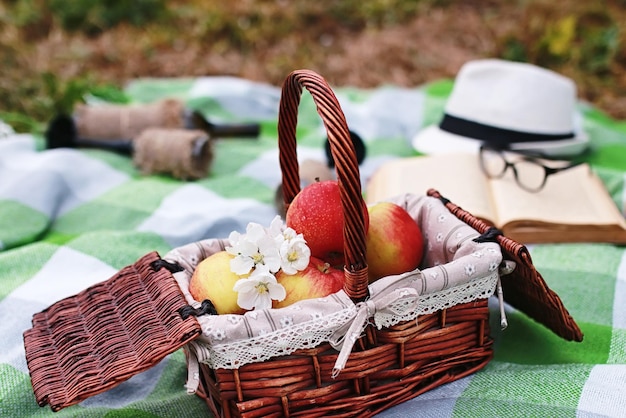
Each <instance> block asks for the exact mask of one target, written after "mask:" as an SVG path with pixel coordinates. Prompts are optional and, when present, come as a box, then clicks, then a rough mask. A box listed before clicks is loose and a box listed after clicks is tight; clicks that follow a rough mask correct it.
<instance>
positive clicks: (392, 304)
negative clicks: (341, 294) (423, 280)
mask: <svg viewBox="0 0 626 418" xmlns="http://www.w3.org/2000/svg"><path fill="white" fill-rule="evenodd" d="M418 300H419V293H418V292H417V290H415V289H413V288H410V287H403V288H399V289H393V290H390V291H387V292H385V291H383V292H380V293H378V294H375V295H374V296H372V297H370V298H369V299H368V300H366V301H363V302H359V303H357V304H356V315H355V316H354V318H353V319H352V321H349V322H347V323H346V324H344V325H343V326H342V327H341V328H339V329H337V330H336V331H335V333H334V334H333V336H332V337H331V338H330V344H331V345H332V346H333V348H335V349H339V348H341V349H340V351H339V355H338V356H337V360H336V361H335V366H334V367H333V371H332V377H333V378H335V377H337V376H338V375H339V373H340V372H341V371H342V370H343V368H344V367H345V365H346V362H347V361H348V357H349V356H350V353H351V352H352V348H353V347H354V344H355V343H356V341H357V340H358V339H359V337H360V336H361V334H362V333H363V330H364V329H365V327H366V326H367V324H368V320H369V318H371V317H374V321H376V318H375V315H376V314H392V315H396V316H403V315H405V314H407V313H409V312H411V311H412V310H414V309H415V308H416V307H417V304H418ZM377 326H378V325H377ZM378 328H380V326H378Z"/></svg>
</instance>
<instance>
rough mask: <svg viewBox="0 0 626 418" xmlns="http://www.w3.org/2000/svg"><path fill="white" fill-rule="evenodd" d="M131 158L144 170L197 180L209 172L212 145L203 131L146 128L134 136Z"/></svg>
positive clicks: (145, 172)
mask: <svg viewBox="0 0 626 418" xmlns="http://www.w3.org/2000/svg"><path fill="white" fill-rule="evenodd" d="M133 142H134V154H133V162H134V163H135V165H136V166H137V167H138V168H139V169H140V170H141V172H142V173H143V174H157V173H160V174H170V175H172V176H173V177H175V178H177V179H181V180H197V179H200V178H203V177H205V176H206V175H207V174H208V173H209V169H210V166H211V162H212V161H213V146H212V143H211V141H210V138H209V136H208V135H207V133H206V132H204V131H201V130H197V129H193V130H189V129H164V128H149V129H145V130H143V131H142V132H141V133H140V134H139V135H138V136H137V137H136V138H135V139H134V141H133Z"/></svg>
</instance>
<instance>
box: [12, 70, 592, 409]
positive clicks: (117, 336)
mask: <svg viewBox="0 0 626 418" xmlns="http://www.w3.org/2000/svg"><path fill="white" fill-rule="evenodd" d="M303 88H306V89H307V90H308V91H309V92H310V94H311V95H312V97H313V100H314V101H315V103H316V105H317V110H318V113H319V115H320V116H321V118H322V120H323V122H324V125H325V127H326V131H327V134H328V138H329V142H330V144H331V152H332V154H333V158H334V160H335V163H336V172H337V177H338V181H339V183H340V187H341V199H342V208H343V214H344V218H345V225H346V226H345V230H344V236H345V243H346V245H345V259H346V266H345V270H344V271H345V274H344V276H345V285H344V290H343V291H341V292H339V294H338V296H336V295H333V296H332V297H334V298H335V299H336V300H341V303H342V304H343V305H342V306H345V310H346V312H348V313H349V314H350V315H349V316H350V320H351V321H352V319H353V318H352V317H355V318H357V317H359V315H360V313H362V312H366V314H365V317H364V319H365V320H366V321H367V325H366V326H365V327H364V328H360V327H357V330H358V335H359V338H356V339H355V340H354V341H351V343H354V344H353V345H352V344H350V345H348V346H347V347H348V348H349V350H347V351H348V352H347V358H343V356H344V355H345V354H346V352H345V351H346V349H345V347H346V341H347V339H346V340H344V341H343V344H342V345H341V351H338V350H337V349H336V348H333V346H331V344H330V343H331V341H321V342H320V343H319V344H317V343H316V344H313V345H311V346H310V348H302V347H295V348H294V347H291V349H289V347H288V348H286V349H285V354H284V355H280V356H274V357H272V358H260V360H259V361H246V362H245V363H243V362H242V363H237V362H235V363H234V364H231V365H229V367H222V366H220V367H217V366H215V364H214V363H213V360H211V361H202V360H203V358H201V356H199V354H198V353H199V351H203V350H207V351H208V352H210V351H211V350H214V349H216V348H215V347H212V346H211V345H210V344H208V343H207V341H209V340H208V339H207V338H206V336H205V335H204V332H203V329H204V330H206V324H207V323H210V321H212V320H217V317H216V316H213V317H211V316H207V315H203V313H206V310H204V309H203V308H205V307H206V306H205V305H203V304H200V302H199V301H193V299H192V298H191V296H190V295H189V293H188V290H187V289H186V283H188V279H189V276H190V275H191V274H192V272H193V270H194V268H195V266H196V265H197V264H198V263H199V262H200V261H202V259H204V258H206V257H208V256H209V255H210V254H211V253H212V252H215V251H218V250H220V249H224V247H225V245H226V244H227V242H226V241H225V240H221V239H214V240H206V241H203V242H199V243H192V244H189V245H188V246H184V247H181V248H180V249H175V250H174V251H172V252H171V253H169V254H168V255H166V256H165V257H164V258H163V259H161V258H160V257H159V255H158V254H156V253H151V254H147V255H146V256H144V257H142V258H141V259H140V260H138V261H137V262H136V263H135V264H134V265H132V266H129V267H127V268H125V269H123V270H122V271H120V272H119V273H118V274H116V275H115V276H114V277H112V278H111V279H109V280H108V281H106V282H104V283H101V284H97V285H95V286H93V287H91V288H89V289H86V290H85V291H83V292H81V293H79V294H78V295H76V296H73V297H70V298H67V299H64V300H62V301H59V302H57V303H56V304H54V305H53V306H51V307H49V308H47V309H46V310H44V311H43V312H40V313H38V314H35V316H34V318H33V328H32V329H30V330H28V331H26V332H25V333H24V342H25V348H26V358H27V363H28V367H29V370H30V373H31V380H32V384H33V390H34V393H35V396H36V399H37V402H38V403H39V404H40V405H42V406H43V405H46V404H49V405H50V406H51V407H52V409H53V410H59V409H61V408H63V407H66V406H68V405H72V404H75V403H77V402H79V401H81V400H82V399H85V398H86V397H88V396H91V395H94V394H96V393H100V392H102V391H104V390H107V389H109V388H111V387H113V386H115V385H116V384H118V383H119V382H121V381H123V380H125V379H127V378H129V377H130V376H132V375H134V374H136V373H138V372H140V371H142V370H145V369H147V368H149V367H152V366H153V365H154V364H156V362H158V361H159V360H160V359H161V358H163V357H164V356H165V355H166V354H167V353H170V352H173V351H175V350H177V349H179V348H180V347H184V348H185V353H186V355H187V359H188V366H189V379H190V381H194V382H196V385H197V388H196V385H191V386H189V383H188V386H189V387H190V390H193V391H195V392H196V393H197V394H198V395H200V396H201V397H203V398H204V399H205V400H206V403H207V405H208V406H209V408H210V410H211V411H212V412H213V414H215V415H216V416H223V417H283V416H284V417H288V416H292V417H293V416H309V417H316V416H338V417H351V416H355V417H357V416H358V417H366V416H372V415H375V414H376V413H378V412H381V411H382V410H384V409H387V408H389V407H391V406H393V405H396V404H399V403H401V402H404V401H406V400H408V399H411V398H413V397H415V396H418V395H419V394H421V393H423V392H425V391H428V390H430V389H433V388H435V387H437V386H439V385H442V384H444V383H447V382H451V381H454V380H456V379H459V378H461V377H464V376H467V375H469V374H471V373H474V372H476V371H478V370H480V369H481V368H482V367H484V366H485V365H486V364H487V363H488V362H489V360H490V359H491V358H492V354H493V347H492V345H493V344H492V340H491V338H490V336H489V309H488V306H487V297H488V296H489V295H490V294H491V293H493V291H494V288H495V283H496V281H497V280H499V279H500V277H499V274H498V270H497V268H496V270H493V269H490V271H491V272H492V273H491V274H488V275H486V276H485V277H484V279H485V281H484V283H485V285H486V286H488V289H487V291H485V290H483V291H478V292H475V291H474V292H473V293H472V292H470V293H471V294H470V295H469V296H468V297H466V299H467V302H464V303H447V302H446V300H447V299H446V297H447V296H446V295H447V293H446V292H447V291H449V290H451V289H450V288H449V286H447V283H448V280H449V279H451V278H448V277H446V278H445V280H446V282H445V283H446V284H445V285H443V286H442V290H441V291H437V292H435V293H433V294H431V298H434V299H437V298H439V299H437V303H433V304H432V306H435V307H438V308H437V309H432V312H431V311H429V310H428V309H426V308H423V306H422V307H421V308H420V309H421V310H420V309H413V308H412V309H408V313H407V312H403V313H402V315H399V316H397V317H394V316H393V315H392V318H391V319H392V320H391V322H390V323H391V325H389V326H380V323H378V322H377V320H376V317H375V316H374V313H373V312H372V311H370V310H368V309H370V308H371V306H370V305H369V304H368V303H370V302H369V301H370V300H374V299H375V298H376V296H377V295H378V294H379V293H378V292H379V291H380V289H382V288H383V286H388V285H394V284H396V283H405V282H408V281H411V280H413V279H415V278H416V277H419V278H420V280H423V281H422V282H420V283H422V286H425V285H424V283H426V274H427V273H426V272H428V271H429V269H430V270H431V271H434V270H436V269H437V268H438V266H435V265H432V264H429V263H432V262H433V260H435V258H434V256H431V255H432V254H431V255H429V254H426V256H425V260H426V264H425V265H423V266H422V270H421V271H416V272H414V273H411V274H412V275H411V274H409V275H400V276H397V277H386V278H383V279H381V280H380V281H378V282H376V283H374V284H373V285H371V286H368V280H367V265H366V248H365V229H364V219H363V213H362V210H361V208H362V206H361V205H362V197H361V188H360V187H361V186H360V179H359V171H358V164H357V162H356V157H355V153H354V149H353V145H352V142H351V141H350V139H349V131H348V128H347V125H346V122H345V119H344V116H343V113H342V111H341V108H340V106H339V104H338V102H337V99H336V98H335V96H334V94H333V92H332V90H331V89H330V87H329V86H328V85H327V83H326V82H325V80H324V79H323V78H322V77H320V76H319V75H318V74H316V73H314V72H311V71H307V70H301V71H295V72H293V73H292V74H290V75H289V76H288V77H287V79H286V81H285V84H284V85H283V92H282V94H283V95H282V98H281V104H280V112H279V126H278V128H279V129H278V130H279V149H280V166H281V170H282V173H283V184H282V186H283V191H284V196H285V203H286V205H288V204H289V203H290V202H291V201H292V200H293V198H294V197H295V195H296V194H297V193H298V191H299V188H300V180H299V174H298V171H299V170H298V163H297V158H296V138H295V131H296V123H297V114H298V105H299V102H300V96H301V93H302V89H303ZM400 200H401V201H402V202H403V203H404V204H405V207H407V210H408V211H409V212H410V213H411V214H412V215H413V216H414V218H415V219H416V221H417V222H422V223H428V222H431V221H432V220H431V219H430V218H428V217H427V215H426V214H425V213H426V212H427V210H426V209H424V208H425V207H427V206H429V205H431V206H437V205H439V207H440V208H443V210H445V211H446V214H449V215H451V216H450V217H451V218H454V221H455V222H456V223H454V227H453V229H451V230H450V231H449V234H448V236H453V235H454V236H456V235H459V237H461V238H459V242H457V244H455V245H453V247H454V248H453V249H452V250H451V251H450V254H447V253H446V247H444V246H440V247H437V248H438V251H439V252H440V253H442V254H443V255H442V257H443V259H444V261H446V262H447V261H452V260H456V257H457V256H461V255H458V254H456V251H457V250H459V251H461V250H463V251H466V250H468V249H469V250H468V251H471V249H472V248H474V247H473V245H474V244H471V245H470V244H469V242H474V241H476V240H477V241H485V245H486V246H488V247H489V248H490V249H494V248H495V249H497V253H498V256H499V258H498V260H504V261H511V262H513V263H514V264H515V265H516V266H515V269H514V270H513V272H512V273H510V274H508V275H506V276H503V277H502V285H503V287H504V295H505V297H506V300H507V301H508V302H509V303H511V304H512V305H513V306H514V307H516V308H518V309H520V310H522V311H524V312H526V313H527V314H528V315H529V316H531V317H532V318H534V319H536V320H537V321H539V322H541V323H543V324H545V325H546V326H547V327H548V328H550V329H551V330H552V331H554V332H555V333H556V334H558V335H559V336H561V337H563V338H565V339H568V340H576V341H580V340H581V339H582V334H581V332H580V330H579V328H578V326H577V325H576V323H575V322H574V321H573V319H572V318H571V317H570V315H569V314H568V312H567V310H566V309H565V307H564V306H563V304H562V303H561V301H560V299H559V297H558V296H557V295H556V294H555V293H554V292H552V291H551V290H550V289H549V288H548V287H547V286H546V284H545V282H544V281H543V279H542V277H541V275H540V274H539V273H538V272H537V271H536V270H535V268H534V267H533V265H532V260H531V259H530V255H529V254H528V252H527V250H526V248H525V247H524V246H522V245H520V244H518V243H516V242H514V241H512V240H510V239H508V238H506V237H504V236H502V235H501V234H499V233H498V231H496V230H494V229H493V228H490V227H489V226H488V225H486V224H484V223H482V222H481V221H479V220H478V219H476V218H475V217H473V216H472V215H471V214H469V213H467V212H465V211H463V210H462V209H461V208H459V207H457V206H455V205H454V204H452V203H451V202H449V201H447V200H446V199H445V198H443V197H441V196H440V195H439V193H438V192H437V191H435V190H430V191H428V196H423V197H419V198H415V197H412V196H408V197H401V198H400ZM416 201H417V202H419V204H414V203H415V202H416ZM424 202H426V203H424ZM417 206H419V209H416V207H417ZM452 215H454V216H452ZM459 230H463V231H464V233H463V234H452V232H455V233H456V232H457V231H459ZM468 237H469V239H468ZM428 239H430V240H431V242H434V241H435V240H436V239H435V237H430V238H428V237H427V240H428ZM498 244H499V245H498ZM476 245H481V244H480V243H479V244H476ZM444 253H445V254H444ZM405 276H406V277H405ZM414 276H415V277H414ZM402 280H404V281H405V282H402ZM452 281H453V280H452ZM377 283H381V284H380V285H378V286H379V287H376V284H377ZM398 286H399V285H398ZM403 286H404V284H403ZM463 286H465V284H464V285H463ZM402 289H404V288H402ZM402 289H400V290H402ZM423 290H424V288H422V291H423ZM452 290H454V289H452ZM422 293H423V292H422ZM130 295H132V297H129V296H130ZM342 298H343V299H342ZM368 298H371V299H369V300H368V301H366V300H367V299H368ZM457 301H458V298H457ZM298 303H302V306H303V307H304V308H303V309H307V308H308V306H309V305H307V303H311V304H313V303H315V302H307V301H302V302H298ZM85 306H98V308H97V309H96V310H92V311H90V312H83V309H85V308H84V307H85ZM139 306H141V307H142V309H141V310H138V307H139ZM148 306H149V307H150V308H151V309H152V310H153V311H152V312H148V313H146V312H145V307H148ZM311 306H313V305H311ZM283 309H288V308H283ZM372 309H374V308H372ZM276 311H280V310H276ZM138 312H141V314H139V313H138ZM416 312H421V314H420V315H419V316H418V317H417V320H415V315H416ZM194 315H195V316H194ZM246 315H247V314H246ZM373 316H374V321H372V323H370V322H369V319H371V318H372V317H373ZM407 318H408V319H407ZM105 319H106V320H105ZM207 321H208V322H207ZM121 328H123V329H125V330H130V332H124V333H122V332H120V329H121ZM361 331H362V332H361ZM285 338H287V337H285ZM155 343H156V344H155ZM208 357H210V356H208ZM199 359H200V361H198V360H199ZM342 359H343V360H346V361H345V367H343V365H342V370H341V372H340V373H337V369H336V367H337V364H338V362H341V360H342ZM204 360H206V358H205V359H204Z"/></svg>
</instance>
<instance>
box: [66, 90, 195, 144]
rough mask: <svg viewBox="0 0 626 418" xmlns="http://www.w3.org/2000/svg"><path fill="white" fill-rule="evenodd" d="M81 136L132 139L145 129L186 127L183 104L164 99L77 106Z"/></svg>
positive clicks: (78, 126) (77, 129)
mask: <svg viewBox="0 0 626 418" xmlns="http://www.w3.org/2000/svg"><path fill="white" fill-rule="evenodd" d="M74 120H75V123H76V131H77V134H78V137H80V138H88V139H95V140H107V139H115V140H119V139H133V138H135V136H137V135H139V134H140V133H141V132H142V131H143V130H144V129H146V128H153V127H157V128H172V129H178V128H183V127H184V123H185V121H184V105H183V103H182V102H181V101H179V100H176V99H165V100H160V101H157V102H154V103H150V104H141V105H97V106H88V105H81V106H78V107H77V109H76V112H75V113H74Z"/></svg>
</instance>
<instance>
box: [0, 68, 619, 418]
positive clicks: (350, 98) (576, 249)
mask: <svg viewBox="0 0 626 418" xmlns="http://www.w3.org/2000/svg"><path fill="white" fill-rule="evenodd" d="M451 88H452V81H450V80H441V81H439V82H435V83H432V84H429V85H425V86H419V87H416V88H398V87H394V86H384V87H380V88H376V89H371V90H365V89H355V88H347V87H345V88H344V87H340V86H339V87H336V88H335V92H336V94H337V96H338V98H339V100H340V103H341V105H342V108H343V110H344V112H345V114H346V118H347V121H348V124H349V126H350V128H351V129H353V130H354V131H355V132H357V133H358V134H359V135H360V136H361V137H362V138H363V140H364V141H365V143H366V146H367V158H366V159H365V161H363V164H362V165H361V176H362V181H363V183H364V184H365V182H366V180H367V178H368V176H370V175H371V173H372V172H373V171H374V170H375V169H376V168H377V167H378V166H380V164H382V163H383V162H386V161H388V160H390V159H393V158H398V157H405V156H413V155H417V153H416V151H414V150H413V148H412V147H411V138H412V137H413V136H414V135H415V134H416V133H417V132H418V131H419V130H420V129H422V128H423V127H425V126H427V125H429V124H432V123H436V122H437V121H438V120H439V118H440V116H441V114H442V110H443V106H444V104H445V101H446V98H447V97H448V95H449V93H450V91H451ZM125 92H126V94H127V95H128V96H129V97H130V98H131V99H132V101H133V102H134V103H150V102H153V101H155V100H158V99H161V98H165V97H175V98H178V99H180V100H183V101H184V103H185V104H186V106H187V107H188V108H190V109H195V110H198V111H200V112H202V113H203V114H204V115H205V116H206V117H207V118H208V119H209V120H211V121H214V122H244V121H245V122H258V123H260V124H261V134H260V137H259V138H258V139H257V140H250V139H218V140H216V142H215V143H214V146H215V159H214V161H213V164H212V167H211V171H210V174H209V175H208V176H207V177H206V178H203V179H201V180H197V181H193V182H185V181H180V180H176V179H174V178H172V177H169V176H166V175H151V176H146V175H142V174H141V173H140V172H139V171H138V170H137V168H136V167H135V166H134V165H133V162H132V159H131V158H130V157H128V156H125V155H120V154H115V153H113V152H110V151H105V150H98V149H81V150H75V149H55V150H45V146H44V140H43V138H40V137H37V136H34V135H18V134H14V133H12V132H11V131H10V129H7V127H6V126H5V125H3V126H2V129H0V318H2V321H0V335H2V336H3V338H1V339H0V416H3V417H5V416H6V417H35V416H37V417H43V416H54V417H68V416H71V417H74V416H80V417H84V416H88V417H105V416H106V417H114V416H115V417H126V416H128V417H130V416H132V417H135V416H136V417H177V418H178V417H199V416H209V415H210V412H209V410H208V409H207V407H206V406H205V404H204V403H203V401H202V400H201V399H200V398H199V397H197V396H190V395H188V394H187V393H186V390H185V388H184V384H185V381H186V374H187V370H186V364H185V359H184V355H183V353H182V351H180V350H178V351H176V352H174V353H172V354H171V355H169V356H168V357H166V358H165V359H164V360H163V361H162V362H160V363H159V364H158V365H157V366H155V367H153V368H152V369H150V370H148V371H146V372H143V373H141V374H138V375H136V376H134V377H133V378H131V379H130V380H128V381H126V382H124V383H122V384H120V385H119V386H117V387H116V388H114V389H112V390H109V391H107V392H104V393H102V394H99V395H96V396H93V397H91V398H89V399H87V400H85V401H83V402H82V403H80V404H78V405H74V406H71V407H68V408H66V409H63V410H61V411H60V412H57V413H53V412H51V410H50V409H49V408H47V407H45V408H40V407H39V406H38V405H37V403H36V402H35V398H34V395H33V392H32V388H31V383H30V378H29V374H28V368H27V366H26V361H25V356H24V347H23V339H22V333H23V332H24V331H25V330H26V329H28V328H30V326H31V323H30V321H31V318H32V315H33V314H34V313H36V312H39V311H41V310H42V309H44V308H46V307H47V306H49V305H50V304H52V303H54V302H56V301H57V300H59V299H61V298H64V297H66V296H70V295H74V294H76V293H78V292H79V291H81V290H82V289H84V288H86V287H88V286H90V285H92V284H94V283H97V282H100V281H102V280H106V279H108V278H109V277H111V276H112V275H113V274H115V273H116V272H117V271H118V270H120V269H121V268H123V267H124V266H126V265H129V264H131V263H133V262H134V261H135V260H137V259H138V258H139V257H141V256H142V255H144V254H146V253H148V252H151V251H154V250H156V251H158V252H159V253H160V254H165V253H167V252H168V251H169V250H171V249H173V248H175V247H177V246H181V245H184V244H187V243H190V242H194V241H198V240H201V239H204V238H220V237H225V236H228V234H229V233H230V232H231V231H233V230H239V231H244V230H245V227H246V225H247V223H248V222H251V221H254V222H258V223H261V224H266V225H269V222H270V221H271V220H272V218H273V217H274V216H275V215H276V213H277V212H276V208H275V207H274V192H275V189H276V187H277V186H278V185H279V183H280V181H281V173H280V169H279V164H278V151H277V129H276V123H277V113H278V103H279V99H280V88H279V86H271V85H266V84H261V83H254V82H250V81H248V80H243V79H238V78H231V77H207V78H194V79H140V80H136V81H134V82H132V83H130V84H129V85H128V86H127V87H126V89H125ZM579 109H580V112H581V114H582V115H583V122H584V128H585V130H586V131H587V132H588V133H589V135H590V137H591V144H592V151H591V153H589V155H587V156H585V158H586V160H587V161H588V162H589V163H591V165H592V167H593V169H594V170H595V171H596V172H597V173H598V174H599V175H600V177H601V179H602V180H603V182H604V184H605V185H606V187H607V189H608V190H609V193H610V194H611V196H612V198H613V200H614V202H615V204H616V205H617V206H618V207H619V208H620V210H621V211H622V213H624V211H625V201H626V188H625V185H624V183H625V179H626V124H624V123H623V122H621V121H616V120H613V119H611V118H609V117H607V116H606V115H605V114H603V113H602V112H600V111H598V110H597V109H595V108H594V107H592V106H589V105H588V104H585V103H582V102H581V103H580V104H579ZM298 141H299V145H298V157H299V159H301V160H304V159H316V160H320V161H325V159H326V157H325V153H324V141H325V132H324V130H323V127H322V124H321V121H320V120H319V117H318V115H317V113H316V111H315V108H314V104H313V101H312V99H311V98H310V96H308V94H307V93H306V92H305V93H304V95H303V98H302V103H301V106H300V116H299V121H298ZM455 203H458V204H460V205H461V206H462V203H463V202H455ZM529 248H530V251H531V255H532V257H533V260H534V263H535V266H536V267H537V269H538V270H539V271H540V272H541V273H542V275H543V277H544V278H545V279H546V281H547V283H548V285H549V286H550V288H552V289H553V290H554V291H556V292H557V293H558V294H559V296H560V297H561V299H562V300H563V302H564V304H565V306H566V307H567V308H568V310H569V312H570V313H571V314H572V316H573V317H574V319H575V320H576V321H577V323H578V324H579V326H580V328H581V329H582V331H583V333H584V335H585V338H584V341H583V342H582V343H574V342H567V341H564V340H562V339H560V338H558V337H556V336H555V335H554V334H552V333H551V332H550V331H549V330H547V329H546V328H545V327H543V326H542V325H540V324H538V323H536V322H534V321H533V320H531V319H529V318H528V317H526V316H525V315H524V314H522V313H520V312H517V311H515V310H514V309H513V308H511V307H508V306H507V315H508V320H509V327H508V328H507V329H506V330H503V331H502V330H500V327H499V314H498V313H497V309H498V307H497V304H496V303H494V305H493V310H494V315H492V320H493V323H492V324H491V325H492V327H491V328H492V335H493V336H494V338H495V357H494V359H493V361H491V362H490V363H489V364H488V365H487V366H486V367H485V368H484V369H482V370H481V371H479V372H477V373H475V374H473V375H471V376H468V377H466V378H463V379H460V380H458V381H456V382H453V383H450V384H447V385H444V386H441V387H438V388H436V389H434V390H431V391H430V392H427V393H425V394H423V395H421V396H419V397H416V398H415V399H413V400H410V401H408V402H405V403H403V404H401V405H399V406H396V407H394V408H391V409H388V410H387V411H385V412H383V413H382V414H380V416H383V417H447V416H458V417H513V416H514V417H577V416H580V417H595V416H598V417H599V416H626V252H625V251H624V248H623V247H620V246H615V245H608V244H558V245H552V244H550V245H548V244H545V245H532V246H529Z"/></svg>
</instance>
